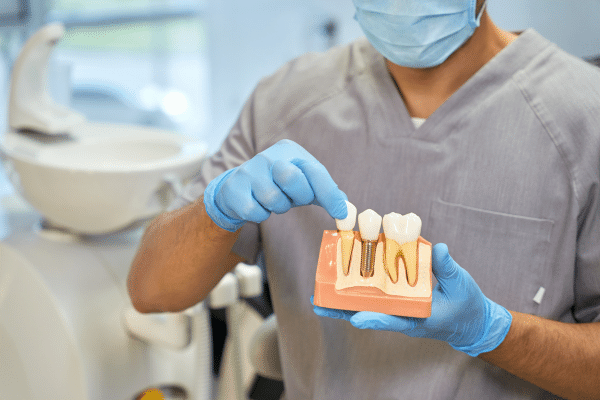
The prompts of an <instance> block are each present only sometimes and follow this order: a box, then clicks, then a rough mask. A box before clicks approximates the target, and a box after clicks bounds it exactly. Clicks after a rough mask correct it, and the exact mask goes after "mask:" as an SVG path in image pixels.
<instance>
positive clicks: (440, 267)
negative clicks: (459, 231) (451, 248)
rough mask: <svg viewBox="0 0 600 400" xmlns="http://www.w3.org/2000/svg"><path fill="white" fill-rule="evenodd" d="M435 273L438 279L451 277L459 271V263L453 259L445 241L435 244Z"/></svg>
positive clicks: (433, 256)
mask: <svg viewBox="0 0 600 400" xmlns="http://www.w3.org/2000/svg"><path fill="white" fill-rule="evenodd" d="M431 258H432V260H431V261H432V265H431V268H432V270H433V274H434V275H435V277H436V278H437V280H438V281H439V280H444V279H451V278H452V277H454V276H455V275H456V274H457V273H458V268H459V267H458V264H457V263H456V262H455V261H454V260H453V259H452V257H451V256H450V253H449V252H448V246H447V245H446V244H445V243H438V244H436V245H435V246H433V252H432V254H431Z"/></svg>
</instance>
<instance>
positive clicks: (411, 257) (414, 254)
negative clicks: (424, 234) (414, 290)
mask: <svg viewBox="0 0 600 400" xmlns="http://www.w3.org/2000/svg"><path fill="white" fill-rule="evenodd" d="M418 246H419V243H418V241H416V240H415V241H412V242H408V243H404V244H403V245H401V246H400V254H401V256H402V259H403V260H404V266H405V268H406V281H407V282H408V284H409V285H410V286H412V287H414V286H415V285H416V284H417V276H418V272H419V271H418V267H417V259H418Z"/></svg>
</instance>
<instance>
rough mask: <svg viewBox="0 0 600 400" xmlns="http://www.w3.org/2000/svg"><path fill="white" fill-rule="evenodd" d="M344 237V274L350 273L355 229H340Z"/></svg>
mask: <svg viewBox="0 0 600 400" xmlns="http://www.w3.org/2000/svg"><path fill="white" fill-rule="evenodd" d="M339 232H340V236H341V238H342V240H341V241H342V268H343V270H344V275H346V276H347V275H348V274H349V273H350V258H351V256H352V249H353V247H354V231H339Z"/></svg>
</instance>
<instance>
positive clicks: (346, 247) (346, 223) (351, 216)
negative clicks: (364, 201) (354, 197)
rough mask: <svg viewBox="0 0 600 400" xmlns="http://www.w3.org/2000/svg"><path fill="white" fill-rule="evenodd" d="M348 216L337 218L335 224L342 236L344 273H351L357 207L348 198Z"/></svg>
mask: <svg viewBox="0 0 600 400" xmlns="http://www.w3.org/2000/svg"><path fill="white" fill-rule="evenodd" d="M346 207H347V209H348V216H347V217H346V218H344V219H336V220H335V225H336V226H337V228H338V232H339V234H340V236H341V242H342V266H343V269H344V275H348V274H349V273H350V257H351V256H352V249H353V248H354V226H355V225H356V207H355V206H354V204H352V203H350V202H349V201H347V200H346Z"/></svg>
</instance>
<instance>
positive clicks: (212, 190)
mask: <svg viewBox="0 0 600 400" xmlns="http://www.w3.org/2000/svg"><path fill="white" fill-rule="evenodd" d="M233 171H235V168H233V169H230V170H228V171H225V172H223V173H222V174H221V175H219V176H217V177H216V178H215V179H213V180H212V181H211V182H210V183H209V184H208V186H207V187H206V189H204V208H205V209H206V213H207V214H208V216H209V217H210V218H211V219H212V220H213V222H214V223H215V224H217V225H218V226H219V227H221V228H223V229H225V230H227V231H229V232H235V231H237V230H238V229H240V228H241V227H242V226H243V225H244V224H245V223H246V221H244V220H241V219H236V218H231V217H229V216H227V215H225V214H224V213H223V212H222V211H221V210H219V207H217V203H216V201H215V200H216V199H215V196H216V194H217V193H218V192H219V189H221V185H222V184H223V182H224V181H225V178H227V176H229V174H231V173H232V172H233Z"/></svg>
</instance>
